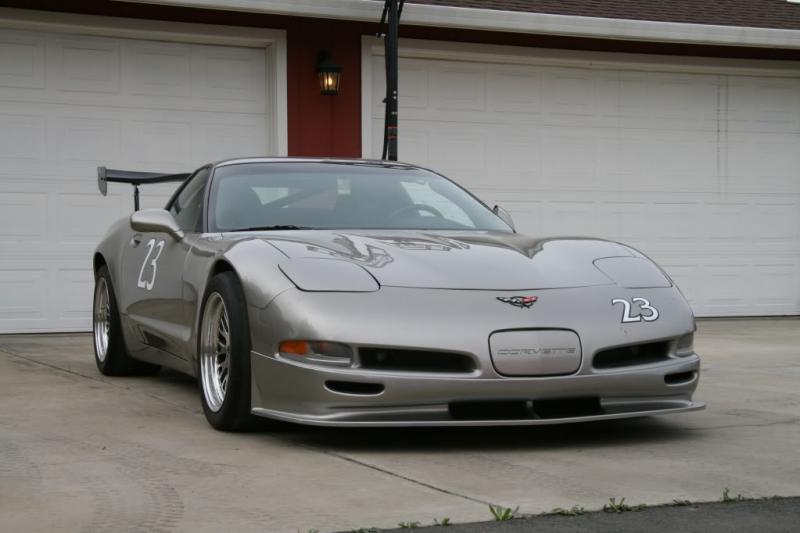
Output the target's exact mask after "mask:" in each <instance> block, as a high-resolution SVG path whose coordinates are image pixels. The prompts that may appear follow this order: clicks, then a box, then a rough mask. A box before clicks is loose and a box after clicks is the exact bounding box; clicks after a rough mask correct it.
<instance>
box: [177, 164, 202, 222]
mask: <svg viewBox="0 0 800 533" xmlns="http://www.w3.org/2000/svg"><path fill="white" fill-rule="evenodd" d="M208 173H209V169H207V168H204V169H201V170H199V171H198V172H197V173H196V174H195V175H194V176H193V177H192V178H190V180H189V182H188V183H187V184H186V186H185V187H184V188H183V189H182V190H181V192H180V193H178V196H176V197H175V200H174V201H173V202H172V206H171V207H170V209H169V211H170V213H172V216H174V217H175V220H176V221H177V222H178V225H179V226H180V227H181V229H182V230H183V231H186V232H189V233H198V232H200V231H202V229H203V199H204V197H205V190H206V183H207V182H208Z"/></svg>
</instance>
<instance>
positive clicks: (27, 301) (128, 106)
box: [0, 30, 271, 333]
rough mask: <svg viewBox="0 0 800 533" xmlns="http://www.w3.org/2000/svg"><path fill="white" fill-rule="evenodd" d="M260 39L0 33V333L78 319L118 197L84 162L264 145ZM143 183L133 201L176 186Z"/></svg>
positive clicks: (135, 165)
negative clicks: (243, 44)
mask: <svg viewBox="0 0 800 533" xmlns="http://www.w3.org/2000/svg"><path fill="white" fill-rule="evenodd" d="M266 65H267V63H266V56H265V51H264V50H263V49H245V48H234V47H224V46H205V45H197V44H185V43H180V44H178V43H165V42H156V41H145V40H133V39H116V38H105V37H87V36H77V35H61V34H54V33H43V32H16V31H14V32H12V31H5V30H4V31H3V32H2V33H0V257H2V261H0V294H3V298H2V299H0V333H3V332H11V331H68V330H86V329H88V328H89V325H90V314H91V313H90V311H91V297H92V283H93V279H92V273H91V254H92V252H93V250H94V248H95V246H96V244H97V243H98V242H99V240H100V239H101V238H102V236H103V235H104V234H105V232H106V230H107V229H108V227H109V226H110V225H111V224H112V223H113V222H114V221H116V220H118V219H119V218H121V217H125V216H128V215H129V214H130V212H131V211H132V207H133V200H132V188H131V187H130V186H127V185H113V186H110V187H109V194H108V196H107V197H102V196H100V194H99V193H98V191H97V182H96V167H97V166H99V165H104V166H107V167H109V168H128V169H137V170H149V171H165V172H186V171H189V170H193V169H194V168H196V167H198V166H199V165H201V164H203V163H207V162H208V161H211V160H214V159H222V158H226V157H233V156H237V155H255V154H259V153H263V152H264V150H265V147H266V146H267V145H268V138H267V131H268V129H267V123H268V121H269V120H270V118H271V117H270V115H271V114H270V113H269V112H268V111H269V110H268V109H267V104H266V102H267V97H268V95H267V91H266V79H267V76H266ZM176 186H177V185H176V184H174V183H167V184H161V185H153V186H148V187H143V188H142V192H141V195H142V197H141V205H142V207H145V208H147V207H163V206H164V205H165V203H166V201H167V199H168V198H169V197H170V196H171V194H172V192H173V191H174V190H175V188H176Z"/></svg>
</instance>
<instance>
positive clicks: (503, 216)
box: [492, 205, 517, 231]
mask: <svg viewBox="0 0 800 533" xmlns="http://www.w3.org/2000/svg"><path fill="white" fill-rule="evenodd" d="M492 213H494V214H495V215H497V218H499V219H500V220H502V221H503V222H505V223H506V224H508V225H509V226H511V229H513V230H514V231H517V228H515V227H514V219H513V218H511V215H510V214H509V213H508V211H506V210H505V209H503V208H502V207H500V206H499V205H496V206H494V207H493V208H492Z"/></svg>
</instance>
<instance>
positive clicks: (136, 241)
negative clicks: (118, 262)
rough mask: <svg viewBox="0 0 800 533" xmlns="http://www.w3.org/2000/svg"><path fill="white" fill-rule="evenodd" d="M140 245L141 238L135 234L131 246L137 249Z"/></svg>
mask: <svg viewBox="0 0 800 533" xmlns="http://www.w3.org/2000/svg"><path fill="white" fill-rule="evenodd" d="M141 243H142V236H141V235H140V234H138V233H137V234H136V235H134V236H133V238H132V239H131V246H133V247H134V248H136V247H137V246H139V245H140V244H141Z"/></svg>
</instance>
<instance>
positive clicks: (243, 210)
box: [209, 162, 511, 231]
mask: <svg viewBox="0 0 800 533" xmlns="http://www.w3.org/2000/svg"><path fill="white" fill-rule="evenodd" d="M209 215H210V217H211V220H210V224H211V225H212V227H213V228H214V229H215V231H236V230H242V229H247V228H264V227H268V226H285V225H294V226H302V227H309V228H318V229H429V230H435V229H454V230H499V231H511V229H510V228H509V227H508V226H507V225H506V224H505V223H504V222H502V221H501V220H500V219H499V218H498V217H497V216H495V215H494V214H493V213H492V212H491V211H490V210H489V209H488V208H487V207H486V206H485V205H483V204H482V203H480V202H479V201H478V200H476V199H475V198H474V197H473V196H471V195H470V194H469V193H467V192H466V191H465V190H464V189H462V188H460V187H459V186H458V185H456V184H454V183H453V182H451V181H450V180H448V179H446V178H443V177H442V176H439V175H437V174H434V173H432V172H429V171H427V170H422V169H419V168H414V167H404V166H395V167H387V166H383V165H380V164H371V163H331V162H329V163H300V162H298V163H243V164H238V165H228V166H222V167H219V168H217V170H216V171H215V173H214V184H213V191H212V207H211V209H210V213H209Z"/></svg>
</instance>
